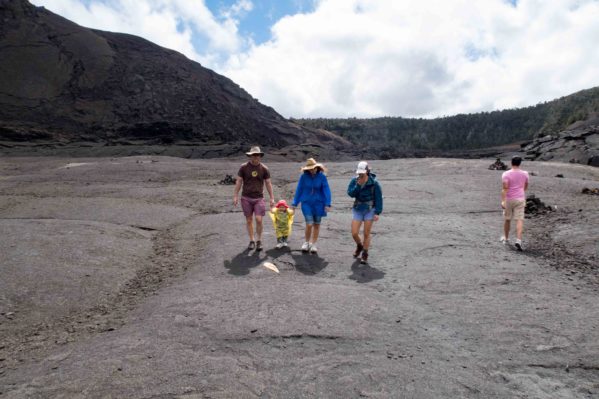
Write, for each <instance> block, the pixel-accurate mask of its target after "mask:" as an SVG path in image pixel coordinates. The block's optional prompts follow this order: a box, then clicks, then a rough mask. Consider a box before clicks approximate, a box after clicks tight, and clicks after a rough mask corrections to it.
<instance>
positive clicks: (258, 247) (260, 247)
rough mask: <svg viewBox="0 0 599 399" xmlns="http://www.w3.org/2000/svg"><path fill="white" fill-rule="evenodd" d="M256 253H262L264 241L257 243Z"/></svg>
mask: <svg viewBox="0 0 599 399" xmlns="http://www.w3.org/2000/svg"><path fill="white" fill-rule="evenodd" d="M256 251H262V241H256Z"/></svg>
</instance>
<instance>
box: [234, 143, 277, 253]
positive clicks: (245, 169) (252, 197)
mask: <svg viewBox="0 0 599 399" xmlns="http://www.w3.org/2000/svg"><path fill="white" fill-rule="evenodd" d="M245 154H246V155H247V156H248V157H249V158H250V160H249V161H248V162H246V163H244V164H243V165H241V167H240V168H239V172H237V182H236V183H235V191H234V194H233V205H234V206H237V204H238V203H239V189H240V188H241V187H242V186H243V190H242V192H241V208H242V209H243V214H244V215H245V221H246V225H247V231H248V235H249V237H250V244H249V246H248V249H249V250H252V249H256V251H261V250H262V227H263V226H262V218H263V217H264V215H265V214H266V205H265V203H264V185H265V184H266V190H267V191H268V195H269V196H270V207H271V208H272V207H273V206H274V204H275V200H274V195H273V191H272V183H271V181H270V171H269V170H268V168H267V167H266V165H264V164H263V163H262V162H261V161H262V157H263V156H264V153H263V152H262V151H260V147H252V148H251V149H250V151H249V152H246V153H245ZM254 216H255V219H256V234H255V235H254V221H253V217H254ZM254 238H256V240H254Z"/></svg>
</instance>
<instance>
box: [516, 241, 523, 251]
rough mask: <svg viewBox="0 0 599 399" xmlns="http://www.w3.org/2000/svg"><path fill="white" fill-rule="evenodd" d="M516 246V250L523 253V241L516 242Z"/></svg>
mask: <svg viewBox="0 0 599 399" xmlns="http://www.w3.org/2000/svg"><path fill="white" fill-rule="evenodd" d="M514 245H515V246H516V249H517V250H518V251H522V240H516V242H515V243H514Z"/></svg>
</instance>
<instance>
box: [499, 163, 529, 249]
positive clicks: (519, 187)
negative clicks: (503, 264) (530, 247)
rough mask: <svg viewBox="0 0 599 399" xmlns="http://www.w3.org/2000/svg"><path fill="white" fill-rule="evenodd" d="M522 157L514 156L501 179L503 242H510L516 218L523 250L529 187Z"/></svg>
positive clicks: (517, 236)
mask: <svg viewBox="0 0 599 399" xmlns="http://www.w3.org/2000/svg"><path fill="white" fill-rule="evenodd" d="M521 163H522V158H520V157H513V158H512V169H510V170H508V171H507V172H503V174H502V175H501V181H502V184H503V188H502V190H501V207H502V208H503V217H504V222H503V236H502V237H501V242H502V243H503V244H504V245H507V244H509V236H510V225H511V220H512V219H514V220H516V242H515V244H514V245H515V246H516V249H517V250H518V251H522V230H523V228H524V209H525V207H526V194H525V192H526V190H527V189H528V172H526V171H523V170H521V169H520V164H521Z"/></svg>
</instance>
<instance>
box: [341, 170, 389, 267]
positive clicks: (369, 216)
mask: <svg viewBox="0 0 599 399" xmlns="http://www.w3.org/2000/svg"><path fill="white" fill-rule="evenodd" d="M347 194H348V195H349V196H350V197H352V198H355V200H354V205H353V207H352V214H353V220H352V223H351V234H352V237H353V239H354V241H355V242H356V250H355V251H354V258H358V257H360V255H361V258H360V261H361V263H367V262H368V249H369V247H370V231H371V229H372V224H373V223H374V222H376V221H377V220H379V215H380V214H381V212H383V191H382V189H381V185H380V184H379V182H378V181H377V180H376V175H375V174H374V173H372V172H371V171H370V167H369V166H368V162H366V161H361V162H360V163H358V168H357V169H356V177H354V178H352V179H351V181H350V182H349V187H348V188H347ZM362 224H364V239H361V238H360V227H362Z"/></svg>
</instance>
